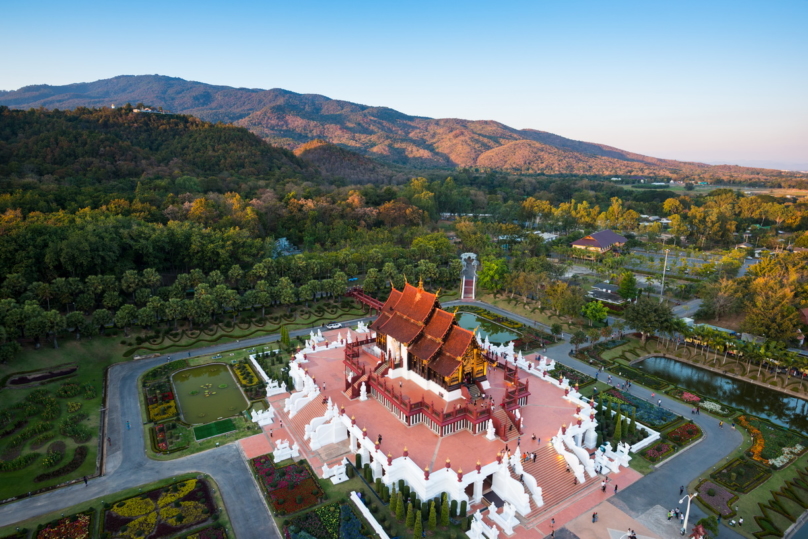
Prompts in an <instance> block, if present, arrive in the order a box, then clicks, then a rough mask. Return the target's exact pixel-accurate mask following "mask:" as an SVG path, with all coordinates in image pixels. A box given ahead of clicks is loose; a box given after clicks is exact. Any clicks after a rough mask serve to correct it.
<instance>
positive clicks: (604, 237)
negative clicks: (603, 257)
mask: <svg viewBox="0 0 808 539" xmlns="http://www.w3.org/2000/svg"><path fill="white" fill-rule="evenodd" d="M626 241H628V240H627V239H626V238H624V237H623V236H621V235H620V234H617V233H616V232H612V231H611V230H600V231H598V232H595V233H593V234H590V235H588V236H585V237H583V238H581V239H580V240H577V241H574V242H572V246H573V247H574V248H575V249H585V250H587V251H593V252H596V253H605V252H606V251H609V250H611V249H612V248H613V247H622V246H623V245H625V244H626Z"/></svg>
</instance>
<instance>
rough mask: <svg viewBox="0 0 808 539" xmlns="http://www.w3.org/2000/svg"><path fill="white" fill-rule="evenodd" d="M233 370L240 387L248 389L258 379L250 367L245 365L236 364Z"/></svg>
mask: <svg viewBox="0 0 808 539" xmlns="http://www.w3.org/2000/svg"><path fill="white" fill-rule="evenodd" d="M233 370H234V371H236V378H238V382H239V383H240V384H241V385H242V386H244V387H249V386H254V385H255V384H257V383H258V377H257V376H256V375H255V372H254V371H253V369H252V367H250V366H249V365H247V364H246V363H237V364H236V366H235V367H234V368H233Z"/></svg>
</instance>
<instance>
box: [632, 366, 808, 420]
mask: <svg viewBox="0 0 808 539" xmlns="http://www.w3.org/2000/svg"><path fill="white" fill-rule="evenodd" d="M637 367H639V368H640V369H642V370H643V371H645V372H647V373H648V374H652V375H654V376H657V377H659V378H662V379H663V380H665V381H667V382H670V383H672V384H676V385H678V386H679V387H682V388H684V389H688V390H690V391H694V392H696V393H698V394H700V395H703V396H705V397H707V398H709V399H711V400H715V401H716V402H719V403H721V404H726V405H728V406H732V407H734V408H738V409H740V410H743V411H744V412H746V413H749V414H752V415H756V416H758V417H763V418H766V419H768V420H769V421H771V422H772V423H775V424H777V425H781V426H784V427H789V428H792V429H794V430H797V431H800V432H802V433H803V434H808V417H806V414H808V401H805V400H804V399H799V398H796V397H792V396H789V395H786V394H785V393H781V392H779V391H776V390H774V389H769V388H768V387H764V386H759V385H757V384H752V383H750V382H745V381H743V380H739V379H736V378H732V377H729V376H725V375H723V374H720V373H715V372H712V371H708V370H706V369H701V368H699V367H696V366H694V365H689V364H687V363H683V362H681V361H676V360H675V359H669V358H666V357H650V358H648V359H645V360H643V361H641V362H640V363H638V364H637ZM806 384H808V381H806Z"/></svg>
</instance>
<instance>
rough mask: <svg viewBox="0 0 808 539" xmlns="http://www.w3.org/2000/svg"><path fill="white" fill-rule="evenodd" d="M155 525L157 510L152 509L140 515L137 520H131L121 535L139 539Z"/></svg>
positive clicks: (152, 529)
mask: <svg viewBox="0 0 808 539" xmlns="http://www.w3.org/2000/svg"><path fill="white" fill-rule="evenodd" d="M156 525H157V512H155V511H152V512H151V513H149V514H148V515H145V516H142V517H140V518H139V519H137V520H133V521H132V522H130V523H129V524H128V525H127V526H126V531H125V532H123V533H122V534H121V535H123V536H124V537H132V539H140V538H142V537H146V536H147V535H149V534H150V533H151V532H152V531H154V527H155V526H156Z"/></svg>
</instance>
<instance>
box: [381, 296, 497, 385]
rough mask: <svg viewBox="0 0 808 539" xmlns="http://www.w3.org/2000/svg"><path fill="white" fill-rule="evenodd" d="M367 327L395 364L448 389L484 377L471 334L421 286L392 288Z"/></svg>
mask: <svg viewBox="0 0 808 539" xmlns="http://www.w3.org/2000/svg"><path fill="white" fill-rule="evenodd" d="M370 328H371V329H372V330H374V331H376V344H377V345H378V346H379V348H380V349H381V350H382V351H383V352H384V353H385V356H386V357H387V358H389V359H390V360H391V361H392V362H393V363H394V364H395V365H397V366H401V367H403V368H405V369H407V370H409V371H414V372H416V373H417V374H418V375H420V376H421V377H423V378H424V379H426V380H430V381H434V382H436V383H438V384H439V385H440V386H442V387H443V388H445V389H447V390H448V391H452V390H454V389H457V388H459V387H460V385H461V384H462V383H473V382H474V381H483V380H485V379H486V375H487V372H488V371H487V363H486V362H485V358H484V357H483V353H482V350H481V349H480V348H479V346H478V344H477V339H475V338H474V333H473V332H471V331H469V330H467V329H464V328H462V327H460V326H459V325H458V324H457V321H456V320H455V318H454V315H452V314H451V313H449V312H447V311H444V310H443V309H441V308H440V302H439V301H438V299H437V295H436V294H432V293H429V292H427V291H425V290H424V289H423V286H422V285H419V286H417V287H416V286H412V285H411V284H409V283H407V284H406V285H405V286H404V289H403V290H401V291H399V290H396V289H395V288H393V289H392V290H391V291H390V296H389V297H388V298H387V301H386V302H385V303H384V306H382V309H381V313H380V314H379V318H377V319H376V321H375V322H373V324H371V326H370Z"/></svg>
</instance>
